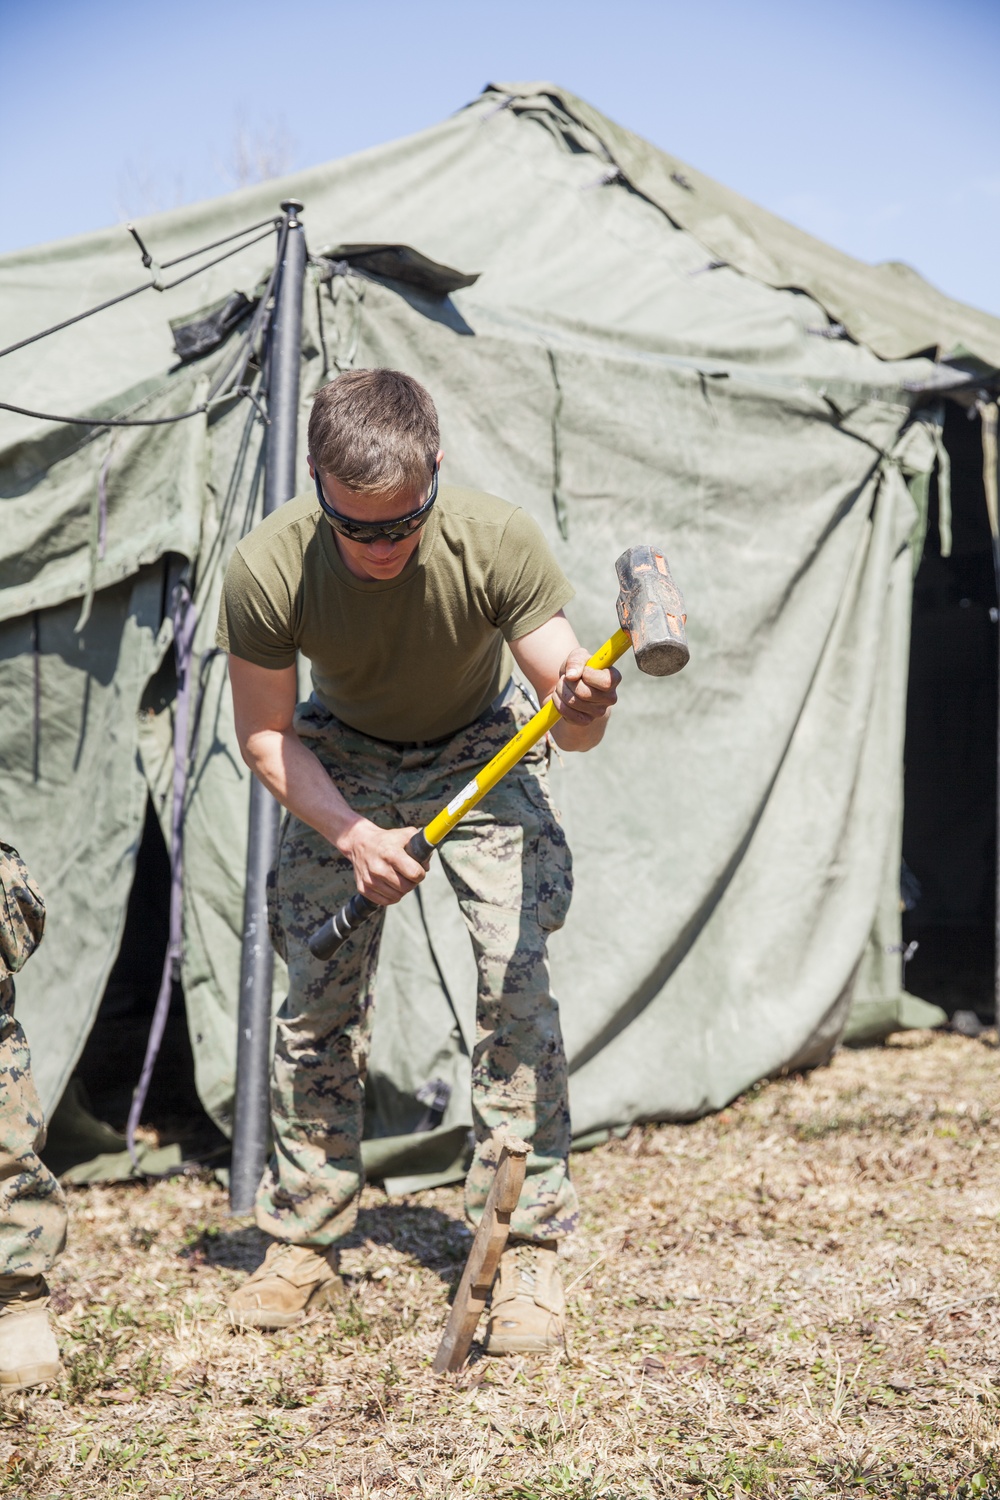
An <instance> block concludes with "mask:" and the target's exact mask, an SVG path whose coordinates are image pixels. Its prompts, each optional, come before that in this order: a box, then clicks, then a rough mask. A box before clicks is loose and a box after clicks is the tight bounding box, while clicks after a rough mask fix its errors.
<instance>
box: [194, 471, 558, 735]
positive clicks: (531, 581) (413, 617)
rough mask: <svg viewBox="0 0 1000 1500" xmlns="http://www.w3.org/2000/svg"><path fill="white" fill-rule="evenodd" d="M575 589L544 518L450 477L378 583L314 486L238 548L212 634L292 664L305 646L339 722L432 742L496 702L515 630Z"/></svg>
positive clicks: (247, 652) (249, 654)
mask: <svg viewBox="0 0 1000 1500" xmlns="http://www.w3.org/2000/svg"><path fill="white" fill-rule="evenodd" d="M572 597H573V589H572V588H571V587H570V585H569V583H568V582H567V580H566V578H565V576H564V574H563V572H562V570H561V569H560V567H559V565H558V563H557V562H556V560H555V558H554V557H553V556H552V553H551V552H550V550H549V547H548V543H547V542H546V541H545V538H544V536H543V535H542V532H541V530H540V528H539V527H538V525H537V524H536V523H535V522H534V521H533V520H532V519H531V517H530V516H529V515H528V514H527V513H526V512H525V511H523V510H521V509H520V508H519V507H518V506H516V505H508V504H507V502H506V501H504V500H498V499H497V498H496V497H495V496H494V495H485V494H481V493H479V492H478V491H476V490H464V489H456V488H453V487H451V486H445V485H442V487H441V490H440V493H439V495H438V500H437V504H436V505H435V507H434V509H433V510H432V512H431V515H430V519H429V520H428V522H427V524H426V526H425V527H424V529H423V531H422V532H421V534H420V545H419V546H418V547H417V549H416V551H415V552H414V554H413V556H412V557H411V558H409V559H408V560H407V563H406V567H405V568H404V569H403V571H402V573H400V575H399V577H398V578H392V579H389V580H388V581H383V580H373V581H371V582H368V581H366V580H364V579H361V578H355V576H354V574H353V573H351V572H350V570H349V569H348V568H347V567H346V565H345V564H344V562H343V560H342V558H341V556H340V553H339V552H338V550H337V544H336V541H335V540H334V534H333V530H332V528H331V527H330V525H329V523H328V521H327V520H326V518H325V517H324V515H323V513H322V511H321V510H320V508H319V505H318V503H317V501H316V497H315V495H311V494H307V495H299V496H297V497H296V498H295V499H294V500H290V501H289V502H288V504H287V505H283V506H282V507H281V508H280V510H277V511H275V513H274V514H273V515H271V516H268V517H267V519H266V520H264V521H262V522H261V523H260V525H259V526H256V527H255V528H254V530H253V531H251V532H250V534H249V535H248V536H246V537H244V538H243V540H242V541H241V542H240V543H239V545H238V546H237V548H236V551H235V552H234V553H233V556H232V560H231V561H230V564H229V568H228V570H227V572H226V578H225V583H224V584H223V590H222V602H221V605H220V608H219V628H218V633H217V635H216V640H217V642H218V644H219V645H220V646H221V647H222V649H223V650H224V651H229V652H231V653H232V654H233V655H234V656H239V657H241V658H242V659H243V660H244V661H249V662H253V663H255V664H256V665H257V666H259V667H271V668H280V667H290V666H292V665H293V664H294V662H295V658H296V652H297V651H301V652H302V654H303V655H304V656H305V657H307V658H308V660H309V662H310V664H311V666H312V679H313V688H314V690H315V693H316V695H317V697H318V698H319V699H320V701H321V702H322V703H323V704H324V705H325V706H326V707H327V708H328V709H329V710H330V711H331V713H333V714H335V715H336V716H337V718H338V719H340V720H342V721H343V723H345V724H349V725H350V726H351V727H352V728H353V729H359V730H360V731H361V732H362V733H363V734H371V735H375V736H376V737H377V738H379V739H384V740H397V741H413V740H434V739H438V738H441V737H442V736H444V735H448V734H451V733H452V732H453V731H454V730H456V729H461V728H462V727H463V726H464V725H466V724H471V722H472V720H473V719H475V718H476V717H477V716H478V715H479V714H481V713H482V712H483V710H484V709H485V708H487V707H488V705H489V704H490V703H491V702H492V701H493V699H494V698H495V697H496V696H497V694H498V693H499V691H500V689H501V688H502V687H503V685H504V683H505V682H506V681H507V679H508V677H509V676H510V673H511V669H512V667H513V661H512V658H511V654H510V650H509V648H508V646H507V642H508V641H514V640H517V639H518V638H519V637H520V636H523V635H527V634H528V632H529V631H531V630H535V629H537V628H538V626H539V625H544V624H545V622H546V620H550V619H551V618H552V616H553V615H554V614H556V613H557V611H558V610H560V609H562V607H563V605H564V604H566V603H568V601H569V600H570V599H571V598H572Z"/></svg>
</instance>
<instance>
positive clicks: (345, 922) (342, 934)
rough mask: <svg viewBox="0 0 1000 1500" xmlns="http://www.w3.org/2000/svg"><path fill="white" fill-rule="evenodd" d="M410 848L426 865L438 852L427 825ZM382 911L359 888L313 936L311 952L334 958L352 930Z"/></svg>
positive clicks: (316, 955)
mask: <svg viewBox="0 0 1000 1500" xmlns="http://www.w3.org/2000/svg"><path fill="white" fill-rule="evenodd" d="M406 852H407V854H409V855H410V857H411V858H412V859H415V860H416V861H417V863H418V864H421V865H425V864H426V863H427V861H428V860H429V859H430V857H431V855H432V854H433V853H434V845H433V844H431V843H429V842H428V840H427V839H426V838H425V837H424V833H423V829H421V831H420V832H419V833H415V834H414V835H413V837H412V839H410V841H409V843H408V844H407V846H406ZM377 911H378V902H377V901H369V900H368V897H367V896H362V895H361V892H360V891H358V892H357V893H356V894H355V895H353V896H352V897H351V899H350V901H345V902H344V905H343V906H342V907H341V908H340V910H339V911H338V912H334V914H333V916H332V917H328V918H327V919H326V921H325V922H324V923H323V925H322V927H319V928H317V930H316V931H315V932H314V933H313V935H312V937H311V938H310V939H309V952H310V953H311V954H312V955H313V957H314V958H319V959H323V960H324V961H325V960H326V959H328V958H332V957H333V955H334V954H335V953H336V951H337V949H338V948H339V947H340V946H341V945H342V944H343V943H345V942H346V941H347V939H348V937H349V936H350V934H351V933H352V932H353V931H354V929H355V928H356V927H360V926H361V924H362V922H367V920H368V918H369V917H370V916H371V915H372V914H373V913H374V912H377Z"/></svg>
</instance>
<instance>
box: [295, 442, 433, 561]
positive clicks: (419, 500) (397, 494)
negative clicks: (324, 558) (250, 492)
mask: <svg viewBox="0 0 1000 1500" xmlns="http://www.w3.org/2000/svg"><path fill="white" fill-rule="evenodd" d="M442 457H443V454H438V463H439V464H440V462H441V459H442ZM309 473H310V474H311V475H313V476H315V468H314V466H313V462H312V459H310V460H309ZM319 477H320V482H321V484H322V486H323V494H324V495H325V496H326V499H327V502H328V504H330V505H332V506H333V508H334V510H336V511H339V512H340V514H341V515H342V516H346V517H347V518H348V519H349V520H351V521H386V522H388V521H396V520H398V519H399V517H400V516H408V515H410V514H411V513H412V512H413V511H415V510H419V509H420V507H421V505H423V503H424V501H425V500H426V499H427V486H426V485H423V486H417V487H416V488H409V489H402V490H394V491H393V492H392V493H391V494H386V495H359V494H358V493H357V491H356V490H350V489H348V488H347V486H346V485H345V484H341V482H340V480H339V479H335V478H334V476H333V475H332V474H327V473H325V472H324V471H323V470H322V469H321V470H320V471H319ZM330 529H331V531H333V527H332V526H331V528H330ZM420 537H421V532H419V531H416V532H414V534H413V535H412V536H408V537H404V538H403V539H402V540H401V541H392V540H391V539H390V538H389V537H385V536H381V537H378V538H376V540H375V541H373V542H355V541H352V540H351V538H350V537H346V536H341V534H340V532H339V531H333V539H334V541H335V542H336V544H337V551H338V552H339V553H340V556H341V558H342V559H343V561H344V563H345V564H346V566H347V567H348V568H349V569H350V571H351V572H352V573H353V574H354V576H355V578H365V579H378V580H382V579H386V580H388V579H391V578H397V577H398V576H399V574H400V573H401V572H402V571H403V569H404V568H405V567H406V564H407V563H408V562H409V560H410V558H411V557H412V556H413V554H414V552H416V550H417V548H418V547H419V546H420Z"/></svg>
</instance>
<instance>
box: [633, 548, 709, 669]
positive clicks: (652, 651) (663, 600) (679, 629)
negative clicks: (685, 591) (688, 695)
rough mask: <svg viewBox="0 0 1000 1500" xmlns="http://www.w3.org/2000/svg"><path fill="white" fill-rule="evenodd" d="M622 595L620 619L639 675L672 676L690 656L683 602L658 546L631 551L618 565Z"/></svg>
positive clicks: (684, 665) (686, 662)
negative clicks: (641, 673)
mask: <svg viewBox="0 0 1000 1500" xmlns="http://www.w3.org/2000/svg"><path fill="white" fill-rule="evenodd" d="M615 567H616V569H617V570H618V582H619V583H620V584H621V592H620V593H619V595H618V618H619V620H620V621H621V626H622V629H623V630H624V631H627V633H628V634H629V636H631V638H632V650H633V651H634V652H635V659H636V663H637V664H638V667H639V670H640V672H648V673H649V674H650V676H651V677H670V676H671V675H672V673H674V672H679V671H680V669H681V667H686V666H687V664H688V661H689V660H690V657H691V652H690V650H689V649H688V643H687V636H686V635H685V633H684V625H685V622H686V620H687V615H686V614H685V613H684V600H683V599H682V598H681V595H680V590H679V589H678V587H677V585H676V583H674V580H673V578H672V577H671V576H670V569H669V567H668V566H667V559H666V558H665V557H664V555H663V553H662V552H660V551H658V550H657V548H656V547H630V548H629V549H628V551H627V552H623V553H622V555H621V557H620V558H619V559H618V561H617V562H616V563H615Z"/></svg>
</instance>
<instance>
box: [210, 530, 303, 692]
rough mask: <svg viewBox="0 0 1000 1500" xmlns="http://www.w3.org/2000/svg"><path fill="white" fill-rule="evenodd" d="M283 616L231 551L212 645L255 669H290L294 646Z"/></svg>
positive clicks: (257, 581) (247, 568)
mask: <svg viewBox="0 0 1000 1500" xmlns="http://www.w3.org/2000/svg"><path fill="white" fill-rule="evenodd" d="M287 614H288V611H287V610H282V609H279V608H278V607H276V601H275V600H274V599H272V598H271V597H270V596H269V594H268V592H267V590H266V589H265V588H264V586H263V584H262V583H261V582H260V580H259V579H258V578H257V577H256V576H255V575H254V573H253V570H252V569H251V568H249V567H248V566H247V563H246V560H245V559H244V558H243V557H242V556H241V555H240V553H239V552H238V551H237V552H234V553H233V555H232V557H231V559H230V561H229V567H228V568H227V569H226V576H225V579H224V580H223V584H222V598H221V599H220V601H219V623H218V627H217V629H216V632H215V644H216V645H217V646H220V647H221V648H222V650H223V651H228V652H231V653H232V655H233V656H238V657H239V658H240V659H241V660H242V661H249V662H252V663H253V664H254V666H257V667H270V668H272V669H273V670H275V671H277V670H278V669H280V668H281V667H293V666H294V665H295V660H296V645H295V641H294V639H293V638H292V632H291V624H290V621H289V619H288V618H287V617H286V616H287Z"/></svg>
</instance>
